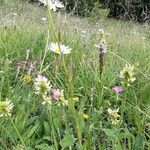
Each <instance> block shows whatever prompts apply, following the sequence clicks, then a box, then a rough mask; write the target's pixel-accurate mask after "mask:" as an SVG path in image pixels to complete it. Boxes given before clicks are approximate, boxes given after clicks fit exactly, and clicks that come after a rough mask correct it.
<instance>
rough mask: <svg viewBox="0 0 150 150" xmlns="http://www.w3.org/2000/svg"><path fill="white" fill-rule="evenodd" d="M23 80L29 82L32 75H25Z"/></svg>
mask: <svg viewBox="0 0 150 150" xmlns="http://www.w3.org/2000/svg"><path fill="white" fill-rule="evenodd" d="M23 81H24V82H27V83H29V82H31V81H32V79H31V76H30V75H25V76H24V77H23Z"/></svg>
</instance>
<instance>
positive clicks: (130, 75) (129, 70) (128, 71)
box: [120, 64, 136, 86]
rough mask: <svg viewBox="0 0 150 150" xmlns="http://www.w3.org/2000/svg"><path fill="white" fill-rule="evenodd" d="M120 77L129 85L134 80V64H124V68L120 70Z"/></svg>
mask: <svg viewBox="0 0 150 150" xmlns="http://www.w3.org/2000/svg"><path fill="white" fill-rule="evenodd" d="M120 78H123V79H124V80H125V83H126V84H127V85H128V86H130V83H131V82H134V81H135V80H136V78H135V77H134V66H131V65H130V64H126V65H125V67H124V69H123V70H122V71H121V72H120Z"/></svg>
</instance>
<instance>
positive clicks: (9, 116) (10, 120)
mask: <svg viewBox="0 0 150 150" xmlns="http://www.w3.org/2000/svg"><path fill="white" fill-rule="evenodd" d="M9 119H10V122H11V123H12V125H13V127H14V129H15V130H16V133H17V134H18V136H19V138H20V141H21V142H22V144H23V146H24V148H25V150H27V147H26V145H25V143H24V141H23V139H22V137H21V135H20V133H19V131H18V129H17V128H16V126H15V124H14V122H13V120H12V119H11V117H10V116H9Z"/></svg>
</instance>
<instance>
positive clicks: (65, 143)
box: [60, 134, 76, 149]
mask: <svg viewBox="0 0 150 150" xmlns="http://www.w3.org/2000/svg"><path fill="white" fill-rule="evenodd" d="M75 142H76V138H75V137H74V136H73V135H70V134H66V135H65V137H64V138H63V139H62V141H61V142H60V145H61V146H62V148H63V149H64V148H67V147H71V146H73V145H74V143H75Z"/></svg>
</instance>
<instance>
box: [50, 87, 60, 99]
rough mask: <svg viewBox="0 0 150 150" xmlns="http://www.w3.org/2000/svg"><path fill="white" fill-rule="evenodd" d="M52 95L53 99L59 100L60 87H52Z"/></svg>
mask: <svg viewBox="0 0 150 150" xmlns="http://www.w3.org/2000/svg"><path fill="white" fill-rule="evenodd" d="M51 97H52V99H53V100H59V98H60V91H59V90H58V89H55V88H52V89H51Z"/></svg>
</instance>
